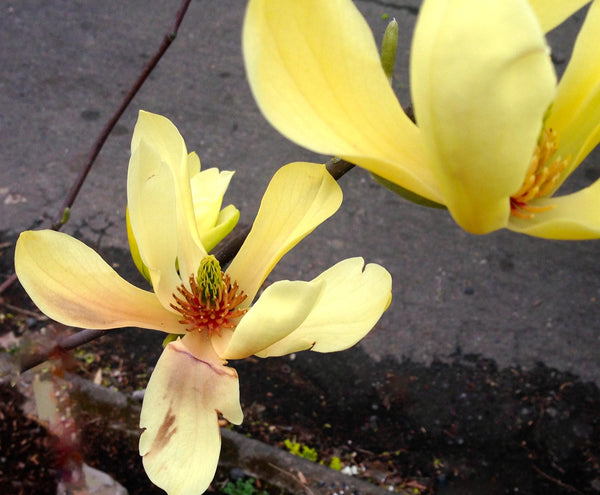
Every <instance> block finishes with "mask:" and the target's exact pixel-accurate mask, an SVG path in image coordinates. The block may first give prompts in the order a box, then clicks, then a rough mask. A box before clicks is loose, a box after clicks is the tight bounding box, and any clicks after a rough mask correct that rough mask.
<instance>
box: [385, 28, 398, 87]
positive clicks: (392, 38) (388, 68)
mask: <svg viewBox="0 0 600 495" xmlns="http://www.w3.org/2000/svg"><path fill="white" fill-rule="evenodd" d="M397 47H398V23H397V22H396V19H392V21H391V22H390V23H389V24H388V27H387V28H386V29H385V33H384V34H383V41H382V42H381V66H382V67H383V71H384V72H385V75H386V76H387V78H388V81H389V82H390V84H391V83H392V74H393V73H394V64H395V63H396V48H397Z"/></svg>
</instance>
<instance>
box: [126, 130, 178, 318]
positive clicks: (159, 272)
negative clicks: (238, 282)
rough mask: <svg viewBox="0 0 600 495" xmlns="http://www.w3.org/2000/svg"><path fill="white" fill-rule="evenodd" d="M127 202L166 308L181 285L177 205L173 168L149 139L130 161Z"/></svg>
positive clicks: (145, 260) (143, 257)
mask: <svg viewBox="0 0 600 495" xmlns="http://www.w3.org/2000/svg"><path fill="white" fill-rule="evenodd" d="M127 201H128V211H129V219H130V223H131V231H132V233H133V235H134V237H135V240H136V241H137V247H138V249H139V253H140V258H141V260H142V262H143V264H144V265H145V266H146V267H147V269H148V272H149V274H150V278H151V281H152V285H153V287H154V292H155V293H156V295H157V296H158V298H159V299H160V301H161V302H162V304H163V306H165V308H168V307H169V304H170V303H171V302H172V297H171V295H172V294H173V292H175V288H176V287H177V286H178V285H180V284H181V279H180V277H179V275H178V274H177V270H176V265H175V260H176V259H177V208H176V199H175V182H174V178H173V175H172V173H171V169H170V168H169V167H168V166H167V165H166V164H165V163H164V162H162V161H161V159H160V156H159V155H158V154H157V153H156V152H155V150H153V149H152V147H151V146H150V145H149V144H148V143H147V142H146V141H141V142H140V143H139V145H138V146H137V148H136V149H135V151H133V153H132V155H131V159H130V160H129V173H128V176H127Z"/></svg>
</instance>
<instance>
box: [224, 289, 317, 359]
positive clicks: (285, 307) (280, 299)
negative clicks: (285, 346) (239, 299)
mask: <svg viewBox="0 0 600 495" xmlns="http://www.w3.org/2000/svg"><path fill="white" fill-rule="evenodd" d="M323 287H324V284H323V283H322V282H319V281H313V282H299V281H295V282H290V281H289V280H283V281H280V282H275V283H274V284H273V285H270V286H269V287H267V288H266V289H265V291H264V292H263V293H262V295H261V296H260V297H259V298H258V301H256V303H255V304H254V305H253V306H252V307H251V308H250V310H249V311H248V313H246V314H245V315H244V316H243V317H242V320H241V321H240V323H239V325H238V326H237V328H236V329H235V331H234V332H233V336H232V337H231V340H230V341H229V343H228V346H227V348H226V349H225V350H223V351H220V350H218V352H219V354H220V355H221V357H223V358H224V359H243V358H245V357H248V356H251V355H252V354H256V353H258V352H259V351H262V350H263V349H265V348H266V347H269V346H270V345H272V344H273V343H275V342H277V341H279V340H281V339H283V338H285V337H286V336H287V335H288V334H290V333H291V332H293V331H294V330H296V329H297V328H298V327H299V326H300V325H301V324H302V322H303V321H304V320H305V319H306V317H307V316H308V315H309V314H310V313H311V312H312V311H313V309H314V306H315V304H317V301H318V300H319V297H320V296H321V292H322V291H323ZM215 343H216V342H215Z"/></svg>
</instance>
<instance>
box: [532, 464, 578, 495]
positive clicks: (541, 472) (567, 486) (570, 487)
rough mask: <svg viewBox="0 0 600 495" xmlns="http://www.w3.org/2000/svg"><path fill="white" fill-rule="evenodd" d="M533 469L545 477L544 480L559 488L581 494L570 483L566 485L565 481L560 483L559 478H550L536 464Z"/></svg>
mask: <svg viewBox="0 0 600 495" xmlns="http://www.w3.org/2000/svg"><path fill="white" fill-rule="evenodd" d="M532 467H533V469H535V470H536V471H537V472H538V474H540V475H541V476H543V477H544V478H546V479H547V480H550V481H552V482H553V483H556V484H557V485H558V486H560V487H562V488H564V489H565V490H568V491H570V492H573V493H581V492H580V491H579V490H578V489H577V488H575V487H574V486H571V485H569V484H568V483H565V482H564V481H560V480H559V479H557V478H554V477H553V476H550V475H549V474H547V473H544V471H542V470H541V469H540V468H539V467H537V466H536V465H535V464H534V465H532Z"/></svg>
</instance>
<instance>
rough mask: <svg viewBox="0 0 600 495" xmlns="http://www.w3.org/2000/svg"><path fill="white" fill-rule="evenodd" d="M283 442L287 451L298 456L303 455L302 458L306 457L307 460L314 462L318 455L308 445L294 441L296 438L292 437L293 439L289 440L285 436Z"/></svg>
mask: <svg viewBox="0 0 600 495" xmlns="http://www.w3.org/2000/svg"><path fill="white" fill-rule="evenodd" d="M283 444H284V445H285V448H286V449H288V451H289V452H290V453H291V454H294V455H297V456H299V457H303V458H304V459H308V460H309V461H312V462H316V461H317V459H318V458H319V455H318V454H317V451H316V450H315V449H311V448H310V447H308V446H306V445H303V444H301V443H298V442H296V438H294V440H290V439H289V438H286V439H285V440H284V441H283Z"/></svg>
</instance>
